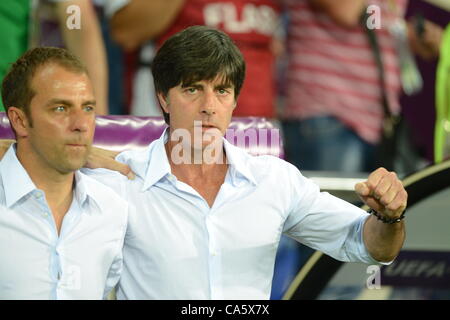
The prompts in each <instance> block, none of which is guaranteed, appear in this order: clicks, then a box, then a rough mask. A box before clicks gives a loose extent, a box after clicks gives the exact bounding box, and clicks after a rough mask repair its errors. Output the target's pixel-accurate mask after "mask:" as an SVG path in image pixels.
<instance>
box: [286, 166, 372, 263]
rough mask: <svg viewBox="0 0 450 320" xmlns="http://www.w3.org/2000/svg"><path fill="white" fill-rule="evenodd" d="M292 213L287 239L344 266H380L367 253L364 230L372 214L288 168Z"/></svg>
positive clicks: (289, 217)
mask: <svg viewBox="0 0 450 320" xmlns="http://www.w3.org/2000/svg"><path fill="white" fill-rule="evenodd" d="M288 170H290V171H291V172H290V173H289V175H288V176H289V179H290V181H289V183H290V187H291V188H290V192H291V194H290V199H291V201H290V203H291V205H290V209H289V214H288V216H287V219H286V221H285V224H284V229H283V232H284V234H285V235H287V236H289V237H291V238H293V239H295V240H297V241H299V242H301V243H303V244H305V245H307V246H309V247H311V248H313V249H315V250H319V251H322V252H323V253H325V254H327V255H329V256H331V257H333V258H335V259H337V260H340V261H345V262H363V263H368V264H379V263H380V262H377V261H376V260H374V259H373V258H372V257H371V256H370V254H369V252H368V251H367V249H366V246H365V245H364V241H363V226H364V222H365V221H366V219H367V218H368V217H369V214H368V213H367V212H365V211H364V210H362V209H360V208H358V207H356V206H354V205H353V204H351V203H348V202H346V201H344V200H342V199H339V198H337V197H335V196H332V195H330V194H329V193H327V192H320V190H319V187H318V186H317V185H316V184H315V183H314V182H313V181H311V180H310V179H307V178H305V177H304V176H303V175H302V174H301V173H300V171H299V170H298V169H297V168H295V167H294V166H292V165H290V164H289V168H288Z"/></svg>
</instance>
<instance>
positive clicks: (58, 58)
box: [1, 47, 87, 122]
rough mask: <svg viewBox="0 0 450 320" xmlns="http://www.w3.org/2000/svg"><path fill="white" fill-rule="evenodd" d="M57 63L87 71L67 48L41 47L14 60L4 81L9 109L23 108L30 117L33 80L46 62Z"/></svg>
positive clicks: (5, 101)
mask: <svg viewBox="0 0 450 320" xmlns="http://www.w3.org/2000/svg"><path fill="white" fill-rule="evenodd" d="M50 63H56V64H58V65H60V66H62V67H64V68H67V69H68V70H70V71H74V72H76V73H86V74H87V69H86V67H85V66H84V65H83V63H81V61H80V60H79V59H78V58H77V57H76V56H75V55H74V54H72V53H70V52H69V51H68V50H66V49H62V48H54V47H39V48H34V49H30V50H28V51H27V52H25V53H24V54H23V55H22V56H21V57H20V58H19V59H17V61H16V62H14V63H13V64H12V66H11V68H10V69H9V71H8V74H7V75H6V76H5V78H4V79H3V82H2V92H1V93H2V101H3V105H4V106H5V108H6V111H8V108H10V107H17V108H20V109H22V110H23V111H24V112H25V114H26V115H27V116H28V118H29V121H30V122H31V118H30V102H31V99H33V96H34V95H35V94H36V92H34V90H33V88H32V87H31V81H32V79H33V76H34V75H35V73H36V71H37V70H38V69H39V68H40V67H41V66H44V65H46V64H50Z"/></svg>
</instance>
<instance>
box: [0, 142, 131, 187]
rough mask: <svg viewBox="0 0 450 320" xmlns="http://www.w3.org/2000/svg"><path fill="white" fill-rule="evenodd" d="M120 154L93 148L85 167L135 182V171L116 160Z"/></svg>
mask: <svg viewBox="0 0 450 320" xmlns="http://www.w3.org/2000/svg"><path fill="white" fill-rule="evenodd" d="M1 141H5V140H1ZM118 154H119V152H116V151H111V150H106V149H101V148H97V147H92V149H91V152H90V154H89V157H88V161H87V163H86V165H85V167H86V168H89V169H98V168H104V169H109V170H113V171H118V172H120V173H121V174H123V175H124V176H127V177H128V179H130V180H133V179H134V177H135V175H134V173H133V171H131V169H130V167H129V166H127V165H126V164H123V163H121V162H119V161H116V160H115V158H116V156H117V155H118Z"/></svg>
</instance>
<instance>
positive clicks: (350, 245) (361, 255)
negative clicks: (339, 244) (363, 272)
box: [346, 214, 394, 266]
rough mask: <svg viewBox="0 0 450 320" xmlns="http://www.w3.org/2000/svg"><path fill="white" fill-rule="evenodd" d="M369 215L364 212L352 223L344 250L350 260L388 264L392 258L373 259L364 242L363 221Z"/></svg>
mask: <svg viewBox="0 0 450 320" xmlns="http://www.w3.org/2000/svg"><path fill="white" fill-rule="evenodd" d="M369 217H370V215H369V214H365V215H363V216H361V218H359V220H357V221H356V222H355V224H354V225H353V227H352V228H353V230H351V231H350V237H352V238H353V239H348V240H350V241H347V244H346V251H347V255H348V257H349V259H350V261H360V262H363V263H367V264H381V265H385V266H387V265H390V264H391V263H392V262H393V261H394V260H392V261H389V262H381V261H378V260H375V259H374V258H373V257H372V256H371V255H370V253H369V251H368V250H367V248H366V245H365V244H364V223H365V222H366V220H367V219H368V218H369Z"/></svg>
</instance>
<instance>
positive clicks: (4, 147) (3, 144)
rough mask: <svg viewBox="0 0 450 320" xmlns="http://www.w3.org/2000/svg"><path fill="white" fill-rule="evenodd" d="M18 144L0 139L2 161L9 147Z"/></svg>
mask: <svg viewBox="0 0 450 320" xmlns="http://www.w3.org/2000/svg"><path fill="white" fill-rule="evenodd" d="M14 142H16V140H10V139H0V160H1V159H3V156H4V155H5V153H6V151H8V149H9V147H10V146H11V145H12V144H13V143H14Z"/></svg>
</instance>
